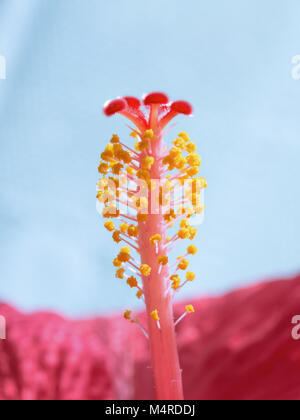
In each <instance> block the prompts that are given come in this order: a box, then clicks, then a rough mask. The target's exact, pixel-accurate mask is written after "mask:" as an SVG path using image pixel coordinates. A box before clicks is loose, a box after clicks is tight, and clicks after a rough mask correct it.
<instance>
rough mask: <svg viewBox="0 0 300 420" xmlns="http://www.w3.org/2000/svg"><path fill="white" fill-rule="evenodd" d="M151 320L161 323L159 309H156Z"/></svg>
mask: <svg viewBox="0 0 300 420" xmlns="http://www.w3.org/2000/svg"><path fill="white" fill-rule="evenodd" d="M151 318H152V319H153V320H154V321H159V316H158V311H157V309H155V311H153V312H151Z"/></svg>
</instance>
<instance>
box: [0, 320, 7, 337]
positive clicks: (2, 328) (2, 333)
mask: <svg viewBox="0 0 300 420" xmlns="http://www.w3.org/2000/svg"><path fill="white" fill-rule="evenodd" d="M5 339H6V319H5V318H4V316H2V315H0V340H5Z"/></svg>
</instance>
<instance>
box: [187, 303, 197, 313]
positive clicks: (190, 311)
mask: <svg viewBox="0 0 300 420" xmlns="http://www.w3.org/2000/svg"><path fill="white" fill-rule="evenodd" d="M185 310H186V311H187V313H188V314H192V313H194V312H195V309H194V307H193V305H187V306H186V307H185Z"/></svg>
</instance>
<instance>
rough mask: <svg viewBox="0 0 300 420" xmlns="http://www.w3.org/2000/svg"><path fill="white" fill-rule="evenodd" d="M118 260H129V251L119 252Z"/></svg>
mask: <svg viewBox="0 0 300 420" xmlns="http://www.w3.org/2000/svg"><path fill="white" fill-rule="evenodd" d="M118 260H119V261H121V262H122V263H124V262H128V261H129V260H130V253H128V252H127V251H126V252H122V251H121V252H120V253H119V255H118Z"/></svg>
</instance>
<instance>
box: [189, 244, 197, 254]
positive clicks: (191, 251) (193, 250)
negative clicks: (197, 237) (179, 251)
mask: <svg viewBox="0 0 300 420" xmlns="http://www.w3.org/2000/svg"><path fill="white" fill-rule="evenodd" d="M197 251H198V249H197V247H196V246H195V245H190V246H189V247H188V249H187V252H188V254H191V255H195V254H197Z"/></svg>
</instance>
